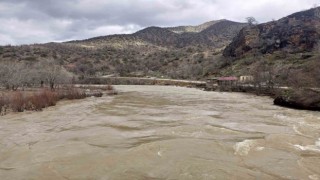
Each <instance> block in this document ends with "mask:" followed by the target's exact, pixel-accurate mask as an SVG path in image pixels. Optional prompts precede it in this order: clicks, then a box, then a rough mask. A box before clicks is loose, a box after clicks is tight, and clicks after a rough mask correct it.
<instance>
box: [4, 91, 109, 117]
mask: <svg viewBox="0 0 320 180" xmlns="http://www.w3.org/2000/svg"><path fill="white" fill-rule="evenodd" d="M102 95H103V93H102V92H101V91H94V92H89V93H86V92H85V91H84V90H82V89H80V88H75V87H73V86H70V87H66V88H61V89H58V90H54V91H52V90H50V89H46V88H44V89H40V90H39V89H38V90H37V91H20V90H17V91H5V92H3V93H2V94H0V114H1V115H4V114H6V113H7V112H8V110H9V111H13V112H23V111H25V110H27V111H41V110H42V109H43V108H46V107H50V106H55V105H56V103H57V102H58V101H59V100H63V99H66V100H74V99H83V98H86V97H88V96H95V97H101V96H102Z"/></svg>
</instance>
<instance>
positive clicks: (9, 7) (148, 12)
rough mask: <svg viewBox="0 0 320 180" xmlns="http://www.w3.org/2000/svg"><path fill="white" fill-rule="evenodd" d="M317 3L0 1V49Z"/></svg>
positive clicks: (276, 13)
mask: <svg viewBox="0 0 320 180" xmlns="http://www.w3.org/2000/svg"><path fill="white" fill-rule="evenodd" d="M319 3H320V2H319V0H0V24H1V27H0V45H7V44H12V45H19V44H30V43H45V42H51V41H56V42H60V41H66V40H74V39H85V38H90V37H95V36H102V35H109V34H119V33H132V32H135V31H137V30H140V29H142V28H144V27H147V26H162V27H167V26H177V25H197V24H201V23H203V22H206V21H211V20H218V19H229V20H233V21H239V22H243V21H244V19H245V17H248V16H253V17H255V18H256V19H257V20H258V21H259V22H266V21H270V20H272V19H279V18H281V17H284V16H286V15H289V14H291V13H294V12H296V11H300V10H305V9H309V8H311V7H313V6H314V5H317V4H318V5H319Z"/></svg>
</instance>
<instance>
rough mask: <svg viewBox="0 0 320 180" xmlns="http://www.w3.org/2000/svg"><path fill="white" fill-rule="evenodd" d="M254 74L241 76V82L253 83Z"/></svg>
mask: <svg viewBox="0 0 320 180" xmlns="http://www.w3.org/2000/svg"><path fill="white" fill-rule="evenodd" d="M253 80H254V79H253V76H240V80H239V82H240V83H252V82H253Z"/></svg>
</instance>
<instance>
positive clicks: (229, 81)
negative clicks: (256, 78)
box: [217, 76, 238, 86]
mask: <svg viewBox="0 0 320 180" xmlns="http://www.w3.org/2000/svg"><path fill="white" fill-rule="evenodd" d="M237 83H238V78H237V77H234V76H230V77H219V78H217V84H218V86H236V85H237Z"/></svg>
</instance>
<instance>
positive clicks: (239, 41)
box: [223, 8, 320, 58]
mask: <svg viewBox="0 0 320 180" xmlns="http://www.w3.org/2000/svg"><path fill="white" fill-rule="evenodd" d="M319 40H320V8H313V9H310V10H307V11H302V12H298V13H294V14H292V15H290V16H287V17H285V18H282V19H280V20H278V21H272V22H268V23H264V24H259V25H252V26H248V27H246V28H244V29H242V30H241V31H240V33H239V35H238V36H237V37H236V38H234V40H233V41H232V43H231V44H230V45H228V47H227V48H226V49H225V50H224V52H223V54H224V56H226V57H235V58H243V57H248V56H259V55H264V54H272V53H275V52H283V53H286V54H298V53H306V52H315V51H319V46H318V42H319Z"/></svg>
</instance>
